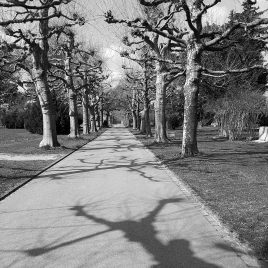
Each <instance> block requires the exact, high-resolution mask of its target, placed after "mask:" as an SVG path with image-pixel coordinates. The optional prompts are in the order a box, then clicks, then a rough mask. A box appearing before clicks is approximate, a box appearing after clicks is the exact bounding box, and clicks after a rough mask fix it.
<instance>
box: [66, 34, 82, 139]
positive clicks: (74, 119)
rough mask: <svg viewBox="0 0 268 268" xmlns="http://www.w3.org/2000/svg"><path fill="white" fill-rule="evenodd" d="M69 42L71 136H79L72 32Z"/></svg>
mask: <svg viewBox="0 0 268 268" xmlns="http://www.w3.org/2000/svg"><path fill="white" fill-rule="evenodd" d="M68 38H69V39H68V42H67V43H68V44H67V48H66V51H65V73H66V74H65V80H66V82H67V90H68V94H69V118H70V134H69V137H70V138H77V137H79V127H78V111H77V92H76V90H75V87H74V83H73V71H72V67H71V60H72V52H73V49H74V35H73V33H72V32H70V33H69V35H68Z"/></svg>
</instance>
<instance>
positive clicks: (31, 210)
mask: <svg viewBox="0 0 268 268" xmlns="http://www.w3.org/2000/svg"><path fill="white" fill-rule="evenodd" d="M0 260H1V267H27V268H28V267H92V268H94V267H103V268H104V267H109V268H110V267H138V268H140V267H158V268H160V267H161V268H164V267H167V268H173V267H174V268H175V267H176V268H180V267H187V268H188V267H196V268H200V267H206V268H218V267H230V268H231V267H232V268H236V267H241V268H242V267H249V266H248V265H247V264H246V263H245V262H244V261H243V260H242V259H241V258H240V257H239V252H235V251H234V250H233V248H232V247H231V246H230V245H229V244H228V242H226V241H225V240H224V239H222V237H221V234H220V232H218V231H217V230H216V228H215V226H213V224H211V223H210V222H209V221H208V220H207V219H206V217H205V216H204V215H203V212H202V209H201V206H200V205H199V204H198V203H197V202H195V201H194V200H192V199H191V198H189V197H188V196H187V195H186V194H185V192H183V191H181V190H180V188H179V187H176V186H175V184H174V183H173V181H172V180H171V178H170V176H168V175H167V172H166V169H165V167H163V166H162V165H159V162H158V161H157V160H156V159H155V158H154V157H153V155H152V154H150V153H148V151H146V149H145V148H144V147H143V146H142V144H141V143H140V142H139V141H137V140H136V139H135V137H134V136H133V135H132V134H131V133H129V131H128V130H127V129H123V128H122V129H121V128H117V129H109V130H107V131H106V132H105V133H104V134H102V135H101V136H99V137H98V138H97V139H95V140H94V141H92V142H90V143H88V144H87V145H85V146H84V147H82V148H81V149H79V150H78V151H76V152H74V153H73V154H71V155H70V156H68V157H66V158H65V159H63V160H62V161H60V162H59V163H57V164H56V165H54V166H53V167H51V168H50V169H48V170H47V171H45V172H44V173H42V174H41V175H40V176H38V177H37V179H35V180H33V181H31V182H30V183H28V184H27V185H25V186H24V187H22V188H21V189H20V190H18V191H17V192H15V193H14V194H12V195H11V196H9V197H7V198H6V199H5V200H3V201H1V202H0ZM255 267H258V266H257V264H256V266H255Z"/></svg>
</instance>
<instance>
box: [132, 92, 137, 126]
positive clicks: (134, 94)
mask: <svg viewBox="0 0 268 268" xmlns="http://www.w3.org/2000/svg"><path fill="white" fill-rule="evenodd" d="M136 97H137V96H136V90H135V89H133V90H132V100H131V114H132V128H133V129H137V114H136V101H137V100H136Z"/></svg>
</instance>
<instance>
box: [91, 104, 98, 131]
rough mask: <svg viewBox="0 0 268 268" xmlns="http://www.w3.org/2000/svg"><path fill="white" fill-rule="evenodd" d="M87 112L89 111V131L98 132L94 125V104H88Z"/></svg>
mask: <svg viewBox="0 0 268 268" xmlns="http://www.w3.org/2000/svg"><path fill="white" fill-rule="evenodd" d="M89 112H90V131H91V132H98V130H97V126H96V117H95V108H94V104H92V105H89Z"/></svg>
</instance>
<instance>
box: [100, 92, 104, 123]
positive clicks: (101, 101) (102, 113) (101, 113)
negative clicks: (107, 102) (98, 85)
mask: <svg viewBox="0 0 268 268" xmlns="http://www.w3.org/2000/svg"><path fill="white" fill-rule="evenodd" d="M103 121H104V111H103V97H101V98H100V126H101V127H103Z"/></svg>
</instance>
